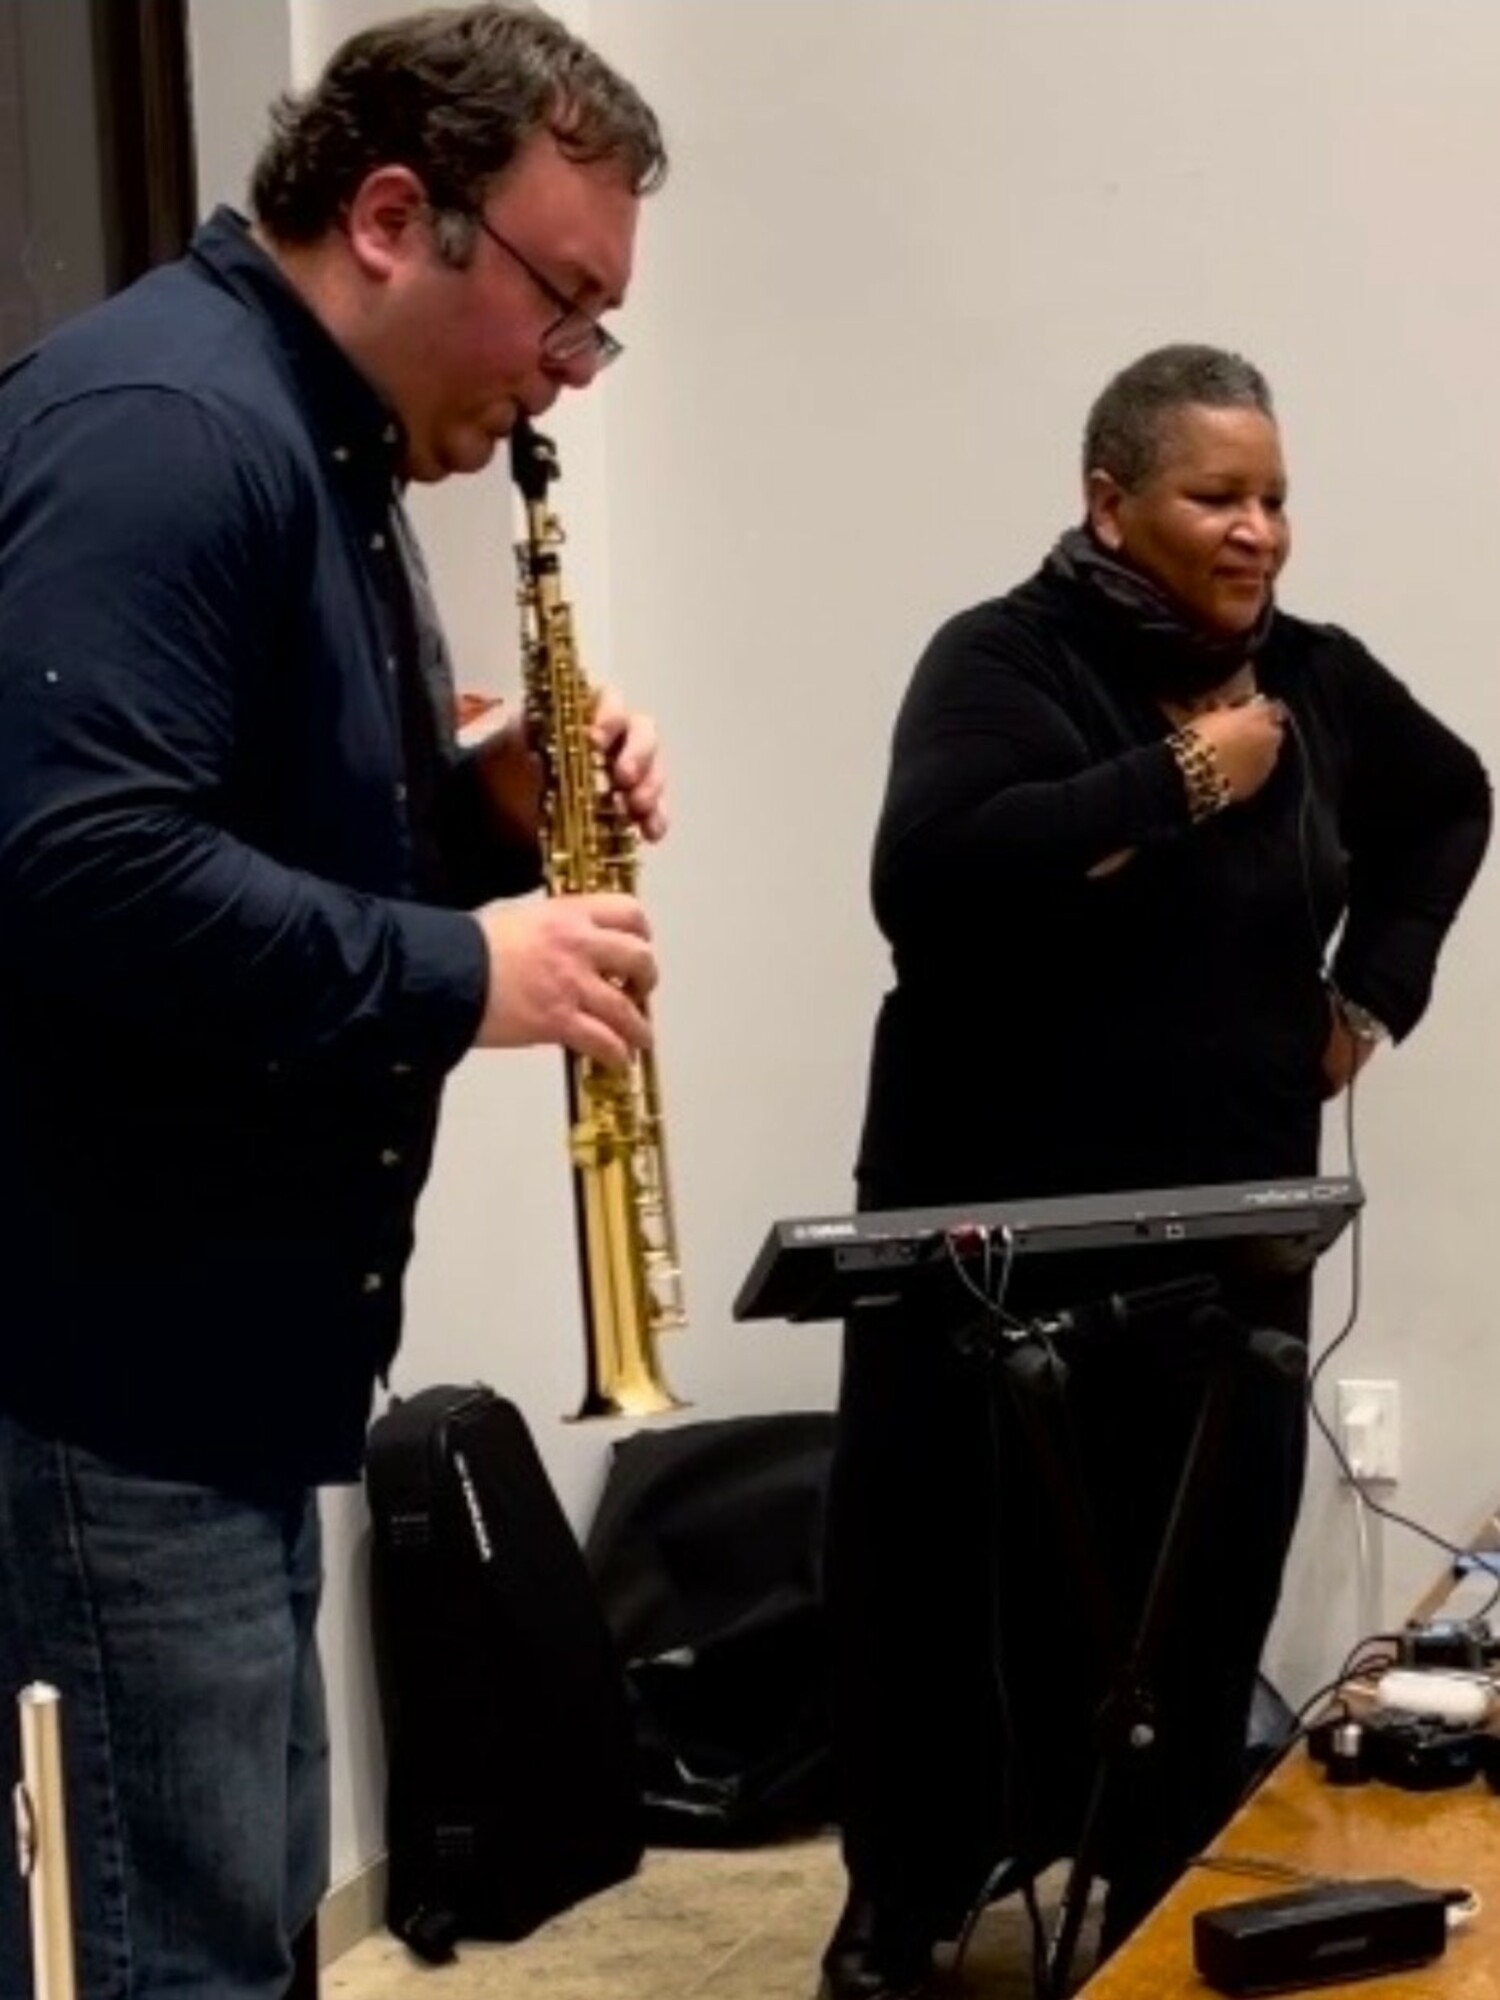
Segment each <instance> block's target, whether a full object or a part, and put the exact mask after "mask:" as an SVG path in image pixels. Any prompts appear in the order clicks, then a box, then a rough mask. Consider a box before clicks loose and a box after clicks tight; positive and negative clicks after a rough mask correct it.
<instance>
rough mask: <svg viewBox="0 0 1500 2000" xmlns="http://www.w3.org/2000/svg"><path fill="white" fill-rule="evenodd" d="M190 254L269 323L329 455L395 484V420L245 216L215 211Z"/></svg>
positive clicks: (398, 442)
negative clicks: (260, 243) (258, 237)
mask: <svg viewBox="0 0 1500 2000" xmlns="http://www.w3.org/2000/svg"><path fill="white" fill-rule="evenodd" d="M188 255H189V256H190V257H191V258H193V259H194V260H195V261H196V262H197V263H198V264H200V265H202V266H204V267H205V268H206V269H207V271H208V272H209V273H210V275H211V276H212V277H213V278H214V279H215V280H216V281H217V282H218V283H219V284H221V285H223V286H224V287H225V288H226V289H227V290H229V291H231V292H233V293H234V294H235V295H236V297H238V298H240V299H243V300H244V302H245V303H246V304H247V305H249V306H250V307H252V309H254V310H255V311H257V312H259V313H261V314H262V315H263V316H264V317H265V318H266V319H267V320H269V321H270V323H271V326H272V328H273V329H274V331H275V334H276V338H277V341H278V343H279V344H280V346H281V349H282V352H283V354H284V355H285V356H286V359H287V361H288V363H289V364H290V367H291V370H292V373H293V375H294V377H295V378H296V382H297V386H298V388H299V390H300V392H301V394H302V397H303V400H304V402H305V404H306V406H307V408H308V411H309V413H310V415H311V416H312V418H313V421H314V423H315V424H316V426H317V428H318V430H319V432H320V433H321V434H322V436H323V437H324V439H325V441H326V443H327V446H328V450H329V452H330V455H331V456H332V457H333V458H334V459H336V460H337V461H338V462H339V463H341V464H349V465H351V466H364V467H369V468H370V469H372V470H378V471H379V473H380V474H381V476H382V477H383V478H390V479H398V478H399V476H400V466H401V459H402V445H403V442H404V438H403V432H402V428H401V423H400V419H399V418H398V417H397V416H396V413H395V411H394V410H392V408H391V407H390V405H389V404H388V403H387V402H386V401H385V399H384V398H383V397H382V396H381V395H380V394H379V392H378V391H377V390H376V389H375V387H374V386H373V384H372V383H371V382H370V381H369V379H368V377H366V376H365V375H362V374H361V373H360V371H359V369H358V368H356V367H355V365H354V363H353V362H352V361H351V360H350V359H349V357H348V355H347V354H346V353H345V352H344V350H343V348H342V347H340V346H339V344H338V342H337V341H336V340H335V339H334V337H333V335H332V334H331V333H330V332H329V331H328V329H327V327H325V326H324V325H323V323H322V321H321V320H320V319H319V318H318V317H317V315H316V314H315V313H314V312H313V311H312V309H311V307H310V306H308V305H307V303H306V302H305V300H304V299H303V298H302V296H301V295H300V293H299V292H298V291H297V290H296V288H295V287H294V286H293V285H292V284H291V282H290V281H289V280H288V279H287V278H286V277H285V276H284V275H283V273H282V272H281V271H280V270H279V269H278V267H277V265H276V263H275V261H274V259H272V258H271V257H269V256H268V255H267V254H266V252H265V251H264V250H262V249H261V247H260V245H259V244H258V243H257V242H256V241H255V239H254V238H253V237H252V236H251V234H250V225H249V223H248V222H247V221H246V219H245V217H244V216H243V215H240V214H237V213H236V211H235V210H234V209H232V208H228V207H225V206H220V207H218V208H216V209H215V210H214V212H213V214H212V215H211V216H210V217H209V218H208V220H207V221H206V222H205V223H203V224H202V225H201V226H200V227H199V229H198V230H197V231H196V233H195V234H194V236H193V240H192V242H191V244H190V245H189V247H188Z"/></svg>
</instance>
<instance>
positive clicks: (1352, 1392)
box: [1335, 1382, 1401, 1484]
mask: <svg viewBox="0 0 1500 2000" xmlns="http://www.w3.org/2000/svg"><path fill="white" fill-rule="evenodd" d="M1335 1408H1336V1414H1337V1423H1336V1425H1335V1431H1336V1435H1337V1437H1338V1441H1339V1443H1340V1444H1341V1445H1342V1446H1343V1448H1344V1456H1345V1457H1346V1458H1347V1459H1348V1460H1349V1462H1350V1464H1351V1465H1352V1466H1353V1467H1354V1469H1355V1471H1356V1472H1358V1474H1359V1476H1360V1478H1361V1479H1364V1480H1373V1481H1379V1482H1384V1483H1386V1484H1391V1483H1394V1482H1395V1481H1396V1480H1398V1479H1399V1478H1400V1477H1401V1392H1400V1389H1399V1387H1398V1385H1397V1384H1396V1383H1395V1382H1340V1383H1339V1384H1338V1402H1337V1404H1336V1406H1335Z"/></svg>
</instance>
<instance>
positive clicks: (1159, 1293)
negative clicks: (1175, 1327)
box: [1028, 1275, 1219, 1340]
mask: <svg viewBox="0 0 1500 2000" xmlns="http://www.w3.org/2000/svg"><path fill="white" fill-rule="evenodd" d="M1218 1296H1219V1281H1218V1279H1217V1278H1211V1277H1208V1276H1206V1275H1205V1276H1199V1277H1191V1278H1173V1279H1170V1280H1169V1281H1168V1282H1167V1283H1166V1284H1162V1285H1141V1286H1138V1287H1137V1288H1136V1289H1135V1290H1134V1291H1130V1292H1111V1293H1109V1295H1108V1296H1107V1297H1106V1298H1102V1299H1092V1300H1090V1301H1089V1302H1088V1303H1087V1304H1084V1305H1077V1306H1068V1307H1066V1308H1064V1310H1062V1311H1061V1312H1055V1313H1047V1314H1042V1315H1041V1316H1040V1317H1038V1318H1036V1319H1034V1320H1032V1321H1031V1322H1030V1325H1029V1327H1028V1331H1029V1332H1030V1333H1032V1334H1034V1335H1035V1336H1036V1338H1037V1339H1039V1340H1065V1339H1067V1338H1069V1337H1070V1336H1073V1335H1095V1334H1101V1333H1103V1334H1108V1333H1123V1332H1124V1331H1125V1330H1126V1328H1127V1327H1132V1326H1140V1325H1142V1324H1143V1323H1145V1322H1148V1321H1150V1320H1153V1319H1160V1318H1162V1317H1163V1316H1164V1315H1165V1314H1168V1313H1187V1312H1193V1311H1195V1310H1196V1309H1197V1308H1200V1307H1203V1306H1206V1305H1210V1304H1212V1302H1213V1301H1214V1300H1215V1299H1217V1298H1218Z"/></svg>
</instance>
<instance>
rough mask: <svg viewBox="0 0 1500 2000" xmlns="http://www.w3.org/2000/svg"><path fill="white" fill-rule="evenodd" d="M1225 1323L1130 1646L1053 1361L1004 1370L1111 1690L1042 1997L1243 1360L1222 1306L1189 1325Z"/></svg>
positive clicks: (1049, 1997)
mask: <svg viewBox="0 0 1500 2000" xmlns="http://www.w3.org/2000/svg"><path fill="white" fill-rule="evenodd" d="M1220 1326H1222V1339H1223V1345H1222V1348H1221V1351H1220V1353H1219V1355H1218V1357H1217V1359H1216V1360H1215V1362H1214V1363H1213V1365H1212V1367H1211V1368H1210V1370H1209V1375H1208V1380H1207V1383H1206V1384H1205V1387H1204V1391H1203V1398H1202V1401H1201V1403H1200V1405H1199V1409H1198V1414H1197V1417H1196V1419H1195V1421H1194V1425H1193V1431H1192V1436H1191V1438H1190V1439H1189V1442H1188V1447H1187V1451H1186V1453H1185V1455H1184V1458H1183V1463H1182V1470H1181V1473H1180V1474H1179V1477H1178V1481H1177V1485H1176V1488H1175V1490H1174V1493H1173V1497H1172V1504H1171V1507H1170V1509H1169V1512H1168V1515H1167V1521H1166V1526H1165V1530H1164V1532H1163V1536H1162V1542H1161V1547H1160V1550H1159V1552H1158V1555H1157V1560H1156V1563H1155V1566H1154V1567H1153V1570H1152V1574H1151V1579H1150V1582H1149V1584H1148V1585H1147V1589H1146V1593H1145V1596H1144V1598H1143V1600H1142V1604H1141V1610H1140V1614H1139V1617H1138V1619H1137V1622H1136V1627H1135V1632H1134V1635H1133V1637H1132V1639H1131V1641H1130V1644H1129V1647H1128V1649H1127V1648H1126V1647H1125V1646H1124V1645H1123V1644H1122V1642H1121V1637H1120V1621H1119V1615H1118V1609H1117V1606H1116V1604H1115V1601H1114V1598H1113V1595H1112V1593H1111V1591H1110V1588H1109V1585H1108V1582H1107V1580H1106V1579H1105V1577H1104V1575H1103V1572H1102V1569H1101V1566H1100V1562H1099V1557H1098V1553H1097V1545H1096V1543H1095V1541H1094V1539H1093V1537H1092V1535H1091V1533H1090V1525H1089V1520H1088V1512H1087V1505H1086V1500H1085V1496H1084V1492H1083V1488H1082V1480H1081V1477H1080V1474H1079V1471H1078V1469H1077V1467H1076V1465H1074V1466H1070V1465H1069V1464H1068V1463H1067V1461H1066V1460H1065V1459H1064V1457H1063V1455H1062V1452H1061V1450H1060V1449H1059V1446H1058V1444H1057V1440H1056V1437H1055V1435H1054V1432H1053V1429H1052V1427H1051V1426H1050V1425H1049V1424H1048V1423H1047V1422H1046V1421H1045V1420H1044V1419H1043V1416H1042V1414H1041V1412H1040V1410H1039V1407H1038V1394H1037V1391H1038V1388H1040V1387H1042V1386H1045V1387H1046V1388H1047V1389H1048V1390H1049V1391H1050V1392H1051V1394H1052V1397H1053V1399H1054V1401H1055V1402H1056V1403H1057V1405H1058V1418H1057V1421H1059V1422H1061V1421H1064V1420H1065V1419H1064V1417H1063V1415H1062V1410H1061V1396H1060V1393H1059V1392H1060V1388H1061V1377H1060V1374H1059V1372H1058V1371H1057V1369H1056V1368H1055V1367H1054V1368H1048V1369H1038V1368H1037V1367H1036V1366H1035V1365H1034V1364H1033V1365H1031V1366H1028V1367H1026V1368H1024V1369H1018V1368H1017V1367H1016V1366H1015V1363H1014V1361H1012V1363H1011V1366H1010V1370H1009V1372H1010V1375H1011V1380H1012V1384H1013V1386H1014V1388H1015V1389H1016V1391H1017V1396H1016V1400H1017V1404H1018V1407H1019V1409H1020V1413H1021V1417H1022V1421H1023V1423H1024V1425H1025V1428H1026V1432H1027V1436H1028V1439H1029V1441H1030V1443H1031V1446H1032V1450H1033V1452H1034V1454H1035V1456H1036V1460H1037V1463H1038V1465H1039V1467H1040V1469H1041V1471H1042V1474H1043V1477H1044V1479H1045V1480H1046V1482H1047V1486H1048V1489H1049V1491H1050V1493H1051V1495H1052V1498H1053V1501H1054V1503H1055V1505H1056V1506H1057V1509H1058V1518H1059V1521H1060V1524H1061V1527H1062V1531H1063V1539H1064V1543H1065V1545H1066V1547H1067V1550H1068V1553H1069V1556H1070V1558H1071V1561H1072V1564H1073V1567H1074V1571H1075V1574H1076V1576H1077V1580H1078V1582H1079V1584H1080V1586H1081V1588H1082V1593H1083V1602H1084V1606H1085V1610H1086V1612H1087V1614H1088V1617H1089V1621H1090V1624H1091V1626H1092V1628H1093V1630H1094V1634H1095V1637H1096V1639H1097V1640H1098V1641H1099V1642H1100V1655H1101V1659H1102V1661H1103V1663H1104V1666H1105V1669H1106V1673H1107V1676H1108V1678H1107V1686H1108V1690H1109V1692H1108V1696H1107V1701H1106V1709H1105V1713H1104V1717H1103V1721H1102V1726H1101V1730H1100V1742H1101V1750H1100V1757H1099V1761H1098V1764H1097V1766H1096V1769H1095V1774H1094V1780H1093V1784H1092V1786H1091V1788H1090V1792H1089V1799H1088V1804H1087V1806H1086V1808H1085V1812H1084V1818H1083V1823H1082V1827H1081V1829H1080V1833H1079V1838H1078V1842H1077V1845H1076V1847H1075V1850H1074V1854H1073V1860H1072V1864H1071V1866H1070V1868H1069V1870H1068V1875H1067V1879H1066V1881H1065V1883H1064V1885H1063V1890H1062V1895H1061V1898H1060V1900H1059V1904H1058V1915H1057V1921H1056V1925H1055V1928H1054V1931H1053V1935H1052V1938H1051V1941H1050V1942H1049V1945H1048V1949H1047V1965H1046V1987H1045V2000H1063V1996H1064V1995H1065V1994H1066V1992H1067V1988H1068V1981H1069V1978H1070V1976H1071V1973H1072V1967H1073V1959H1074V1956H1075V1954H1076V1952H1077V1948H1078V1939H1079V1936H1080V1934H1081V1931H1082V1928H1083V1923H1084V1918H1085V1915H1086V1913H1087V1909H1088V1898H1089V1892H1090V1890H1091V1889H1092V1888H1093V1885H1094V1882H1095V1880H1096V1878H1097V1875H1098V1857H1099V1848H1100V1844H1101V1842H1102V1839H1103V1834H1104V1806H1105V1802H1106V1799H1107V1797H1108V1793H1109V1788H1110V1781H1111V1779H1112V1777H1113V1776H1114V1774H1115V1772H1116V1771H1117V1770H1118V1769H1119V1768H1120V1766H1121V1764H1122V1763H1123V1761H1124V1759H1125V1758H1126V1757H1128V1756H1130V1755H1132V1754H1134V1753H1136V1752H1138V1751H1142V1750H1145V1749H1148V1748H1149V1747H1150V1745H1151V1743H1152V1742H1153V1740H1154V1736H1155V1727H1154V1722H1153V1720H1152V1716H1151V1710H1150V1704H1149V1701H1148V1699H1147V1696H1146V1686H1147V1676H1148V1674H1149V1670H1150V1667H1151V1664H1152V1661H1153V1660H1154V1658H1155V1654H1156V1649H1157V1647H1158V1645H1159V1643H1160V1639H1161V1635H1162V1631H1163V1629H1164V1626H1165V1623H1166V1619H1167V1617H1168V1615H1169V1613H1170V1611H1171V1608H1172V1603H1173V1599H1174V1594H1175V1591H1176V1587H1177V1582H1178V1577H1179V1575H1180V1573H1181V1569H1182V1565H1183V1562H1184V1560H1185V1557H1186V1554H1187V1548H1188V1541H1189V1537H1190V1534H1191V1529H1192V1524H1193V1519H1194V1516H1195V1513H1196V1511H1197V1508H1198V1506H1199V1505H1200V1503H1201V1500H1202V1498H1203V1495H1204V1494H1205V1492H1206V1491H1207V1487H1208V1484H1209V1481H1210V1479H1211V1478H1212V1476H1213V1473H1214V1469H1215V1464H1216V1461H1217V1458H1218V1452H1219V1443H1220V1440H1221V1438H1222V1436H1223V1432H1224V1427H1225V1424H1226V1422H1227V1420H1228V1416H1229V1408H1230V1405H1231V1403H1232V1401H1233V1399H1234V1390H1235V1377H1236V1373H1237V1365H1238V1366H1243V1365H1244V1358H1243V1352H1242V1343H1241V1341H1240V1340H1239V1339H1238V1338H1237V1335H1238V1333H1239V1331H1240V1330H1239V1329H1238V1328H1237V1327H1236V1326H1235V1324H1234V1322H1233V1321H1232V1320H1231V1319H1230V1318H1229V1315H1228V1314H1226V1313H1223V1312H1221V1311H1219V1310H1218V1309H1210V1310H1209V1311H1207V1312H1205V1313H1203V1314H1200V1315H1197V1316H1196V1317H1195V1322H1194V1327H1193V1331H1194V1332H1195V1333H1197V1334H1198V1335H1199V1337H1203V1336H1205V1335H1207V1336H1208V1337H1216V1335H1217V1333H1218V1330H1219V1327H1220Z"/></svg>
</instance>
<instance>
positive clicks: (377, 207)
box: [344, 166, 428, 278]
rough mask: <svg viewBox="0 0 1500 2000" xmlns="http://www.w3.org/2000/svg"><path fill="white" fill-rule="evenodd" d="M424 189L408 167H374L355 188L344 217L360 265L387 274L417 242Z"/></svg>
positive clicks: (423, 211) (421, 225)
mask: <svg viewBox="0 0 1500 2000" xmlns="http://www.w3.org/2000/svg"><path fill="white" fill-rule="evenodd" d="M427 213H428V203H427V190H426V188H424V187H423V185H422V183H421V181H420V180H419V179H418V178H417V176H416V175H415V174H414V173H413V172H412V170H411V168H410V167H398V166H388V167H375V168H373V169H372V170H371V171H370V172H369V173H367V174H366V175H365V177H364V179H363V180H362V181H361V182H360V184H359V186H358V187H357V188H356V189H355V191H354V199H353V200H352V201H351V202H350V204H349V209H348V215H347V217H346V220H345V225H344V226H345V233H346V234H347V236H348V239H349V248H350V250H351V251H352V252H353V255H354V259H355V262H356V263H357V264H358V265H359V267H360V269H361V270H362V271H364V272H365V273H366V274H367V275H368V276H370V277H372V278H388V277H390V276H391V274H392V272H393V271H394V270H395V268H396V266H397V265H398V264H399V263H401V262H403V261H404V260H405V259H406V258H407V257H409V256H410V254H411V251H412V249H413V247H414V246H415V245H417V244H418V243H419V240H420V239H419V237H418V231H419V230H421V229H423V228H424V227H425V225H426V221H427Z"/></svg>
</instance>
